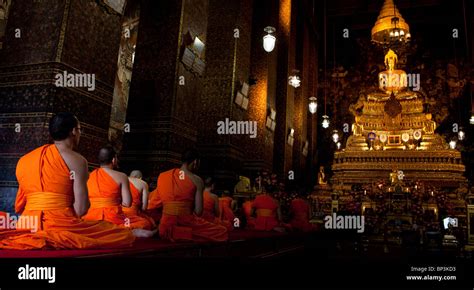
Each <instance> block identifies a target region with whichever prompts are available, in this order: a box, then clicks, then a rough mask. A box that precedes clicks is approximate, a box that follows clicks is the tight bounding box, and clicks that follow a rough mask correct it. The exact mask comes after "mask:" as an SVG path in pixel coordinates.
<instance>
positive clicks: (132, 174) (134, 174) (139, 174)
mask: <svg viewBox="0 0 474 290" xmlns="http://www.w3.org/2000/svg"><path fill="white" fill-rule="evenodd" d="M130 177H134V178H143V174H142V172H141V171H140V170H133V171H132V172H130Z"/></svg>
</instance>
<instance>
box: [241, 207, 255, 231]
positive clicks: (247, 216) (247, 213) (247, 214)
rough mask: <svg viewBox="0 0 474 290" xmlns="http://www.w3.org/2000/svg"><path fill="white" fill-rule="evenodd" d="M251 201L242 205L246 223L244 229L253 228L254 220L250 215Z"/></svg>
mask: <svg viewBox="0 0 474 290" xmlns="http://www.w3.org/2000/svg"><path fill="white" fill-rule="evenodd" d="M252 203H253V201H251V200H247V201H246V202H244V203H243V204H242V210H243V213H244V216H245V219H246V221H247V224H246V227H247V228H249V229H253V228H254V227H255V218H254V217H253V216H252V215H251V213H252Z"/></svg>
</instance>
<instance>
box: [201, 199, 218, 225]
mask: <svg viewBox="0 0 474 290" xmlns="http://www.w3.org/2000/svg"><path fill="white" fill-rule="evenodd" d="M215 204H216V201H215V200H214V199H213V198H212V196H211V194H210V193H209V191H204V192H203V211H202V215H201V218H203V219H205V220H206V221H208V222H210V223H216V219H217V218H218V217H217V216H216V207H215Z"/></svg>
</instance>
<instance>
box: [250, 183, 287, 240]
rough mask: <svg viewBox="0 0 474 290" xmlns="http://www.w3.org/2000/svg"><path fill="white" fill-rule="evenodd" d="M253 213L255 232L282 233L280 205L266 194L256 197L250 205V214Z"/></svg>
mask: <svg viewBox="0 0 474 290" xmlns="http://www.w3.org/2000/svg"><path fill="white" fill-rule="evenodd" d="M255 213H256V214H257V217H256V218H255V230H258V231H272V230H275V231H278V232H283V231H284V230H285V229H284V226H283V223H282V214H281V209H280V204H279V202H278V201H276V200H275V199H274V198H273V197H271V196H270V195H269V194H268V193H266V192H264V193H262V194H260V195H258V196H257V197H256V198H255V200H254V201H253V203H252V213H251V215H252V216H254V215H255Z"/></svg>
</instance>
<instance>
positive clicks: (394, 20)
mask: <svg viewBox="0 0 474 290" xmlns="http://www.w3.org/2000/svg"><path fill="white" fill-rule="evenodd" d="M390 33H392V34H390ZM371 34H372V41H374V42H376V43H379V44H387V43H389V41H390V39H394V38H395V39H396V38H401V39H403V40H407V39H409V38H410V36H411V35H410V27H409V26H408V23H406V22H405V19H403V17H402V15H401V14H400V12H399V11H398V9H397V7H396V6H395V4H394V3H393V0H385V2H384V3H383V6H382V9H381V10H380V14H379V17H378V18H377V21H376V22H375V25H374V27H373V28H372V33H371Z"/></svg>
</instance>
